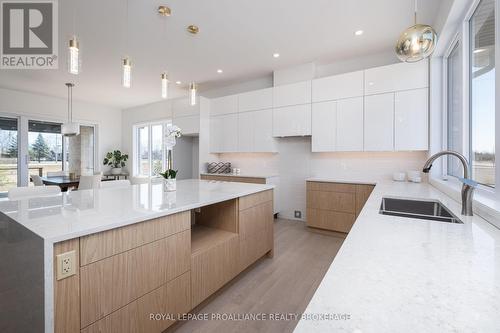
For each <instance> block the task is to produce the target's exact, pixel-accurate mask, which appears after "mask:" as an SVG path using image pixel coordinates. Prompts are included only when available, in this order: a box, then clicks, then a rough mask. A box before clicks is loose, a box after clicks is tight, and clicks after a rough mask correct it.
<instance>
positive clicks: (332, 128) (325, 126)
mask: <svg viewBox="0 0 500 333" xmlns="http://www.w3.org/2000/svg"><path fill="white" fill-rule="evenodd" d="M336 139H337V102H336V101H331V102H322V103H314V104H313V105H312V151H313V152H327V151H335V150H336Z"/></svg>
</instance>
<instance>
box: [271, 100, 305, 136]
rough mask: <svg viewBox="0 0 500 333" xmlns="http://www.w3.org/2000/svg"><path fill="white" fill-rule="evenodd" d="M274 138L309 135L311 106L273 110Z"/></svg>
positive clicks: (295, 106)
mask: <svg viewBox="0 0 500 333" xmlns="http://www.w3.org/2000/svg"><path fill="white" fill-rule="evenodd" d="M273 135H274V136H275V137H285V136H305V135H311V104H302V105H294V106H285V107H282V108H274V109H273Z"/></svg>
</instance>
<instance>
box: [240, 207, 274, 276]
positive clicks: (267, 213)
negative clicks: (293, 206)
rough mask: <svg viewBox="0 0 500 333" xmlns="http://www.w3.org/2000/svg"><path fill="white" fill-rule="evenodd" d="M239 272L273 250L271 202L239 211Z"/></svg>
mask: <svg viewBox="0 0 500 333" xmlns="http://www.w3.org/2000/svg"><path fill="white" fill-rule="evenodd" d="M239 220H240V221H239V222H240V270H244V269H245V268H247V267H248V266H249V265H251V264H252V263H254V262H255V261H256V260H257V259H259V258H260V257H262V256H263V255H264V254H266V253H267V252H269V251H272V249H273V242H274V236H273V228H274V224H273V202H272V201H267V202H264V203H261V204H259V205H257V206H253V207H251V208H248V209H245V210H242V211H240V218H239Z"/></svg>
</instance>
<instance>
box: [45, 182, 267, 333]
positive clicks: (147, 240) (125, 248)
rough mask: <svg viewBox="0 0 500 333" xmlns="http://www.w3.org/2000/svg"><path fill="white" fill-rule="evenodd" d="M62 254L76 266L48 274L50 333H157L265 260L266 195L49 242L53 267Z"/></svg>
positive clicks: (265, 193) (255, 195) (253, 195)
mask: <svg viewBox="0 0 500 333" xmlns="http://www.w3.org/2000/svg"><path fill="white" fill-rule="evenodd" d="M69 251H75V253H76V261H77V263H76V264H77V267H78V268H77V270H76V274H75V275H73V276H70V277H67V278H65V279H61V280H57V278H56V273H55V272H54V307H55V309H54V327H55V332H57V333H60V332H61V333H62V332H64V333H72V332H82V333H94V332H96V333H97V332H110V333H115V332H116V333H118V332H119V333H127V332H130V333H132V332H163V331H164V330H166V329H167V328H168V327H169V326H171V325H172V324H173V323H174V322H175V318H178V317H177V316H178V315H183V314H186V313H188V312H189V311H191V310H192V309H193V308H194V307H196V306H197V305H198V304H200V303H201V302H203V301H204V300H206V299H208V298H209V297H210V296H211V295H212V294H214V293H215V292H216V291H217V290H219V289H220V288H221V287H223V286H224V285H225V284H226V283H228V282H229V281H231V280H232V279H233V278H234V277H236V276H237V275H238V274H240V273H241V272H242V271H243V270H245V269H246V268H247V267H249V266H250V265H251V264H253V263H254V262H255V261H257V260H258V259H260V258H261V257H263V256H267V257H270V258H272V255H273V251H274V246H273V191H272V190H267V191H263V192H258V193H256V194H251V195H248V196H244V197H240V198H237V199H233V200H228V201H224V202H220V203H216V204H213V205H209V206H205V207H201V209H200V210H199V211H197V212H196V213H194V214H192V212H191V211H185V212H180V213H176V214H173V215H169V216H165V217H161V218H157V219H152V220H148V221H144V222H140V223H136V224H132V225H129V226H125V227H120V228H116V229H112V230H108V231H104V232H100V233H96V234H92V235H88V236H84V237H80V238H76V239H72V240H68V241H64V242H60V243H56V244H55V245H54V267H55V258H56V255H58V254H61V253H66V252H69ZM162 316H163V317H162ZM152 318H153V319H152Z"/></svg>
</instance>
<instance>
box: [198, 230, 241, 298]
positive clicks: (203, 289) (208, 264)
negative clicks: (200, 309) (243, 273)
mask: <svg viewBox="0 0 500 333" xmlns="http://www.w3.org/2000/svg"><path fill="white" fill-rule="evenodd" d="M227 234H229V233H227ZM227 234H226V235H227ZM238 244H239V241H238V234H232V235H230V237H225V238H224V239H223V240H222V241H220V242H218V243H217V244H215V245H213V246H211V247H210V248H208V249H204V250H203V251H197V252H195V253H193V255H192V257H191V306H192V307H193V308H194V307H195V306H197V305H198V304H200V303H201V302H202V301H203V300H205V299H206V298H207V297H209V296H210V295H211V294H213V293H214V292H216V291H217V290H218V289H219V288H221V287H222V286H223V285H225V284H226V283H227V282H229V281H230V280H231V279H232V278H234V277H235V276H236V275H237V274H238V273H239V270H238V262H239V251H238Z"/></svg>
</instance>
